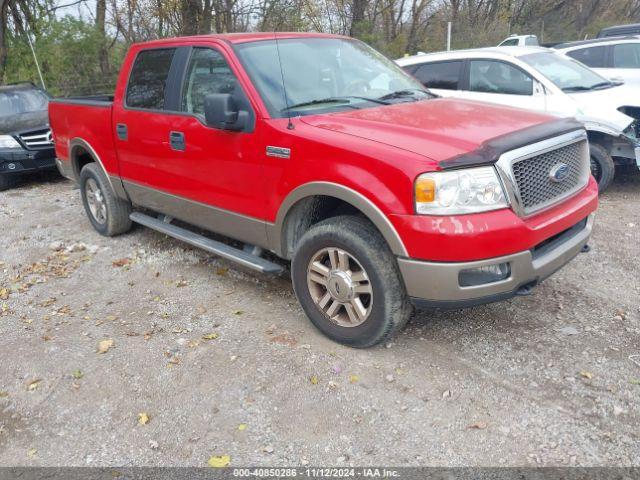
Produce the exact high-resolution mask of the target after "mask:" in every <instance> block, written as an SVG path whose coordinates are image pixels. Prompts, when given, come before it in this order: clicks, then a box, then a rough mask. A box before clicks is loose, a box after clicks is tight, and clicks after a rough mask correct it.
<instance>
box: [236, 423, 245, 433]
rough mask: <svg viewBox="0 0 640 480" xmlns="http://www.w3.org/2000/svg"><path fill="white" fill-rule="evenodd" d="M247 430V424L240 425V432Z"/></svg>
mask: <svg viewBox="0 0 640 480" xmlns="http://www.w3.org/2000/svg"><path fill="white" fill-rule="evenodd" d="M246 429H247V424H246V423H241V424H240V425H238V430H240V431H241V432H244V431H245V430H246Z"/></svg>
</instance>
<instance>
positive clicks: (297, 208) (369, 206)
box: [269, 182, 408, 258]
mask: <svg viewBox="0 0 640 480" xmlns="http://www.w3.org/2000/svg"><path fill="white" fill-rule="evenodd" d="M342 213H357V214H361V215H362V216H363V217H364V218H366V219H367V220H369V221H370V222H371V223H372V224H373V225H374V226H375V227H376V228H377V230H378V231H379V232H380V234H381V235H382V236H383V238H384V239H385V240H386V242H387V244H388V245H389V248H390V249H391V251H392V252H393V253H394V254H395V255H397V256H403V257H407V256H408V253H407V250H406V248H405V246H404V243H403V242H402V239H401V238H400V235H399V234H398V232H397V231H396V229H395V227H394V226H393V224H392V223H391V221H390V220H389V219H388V217H387V216H386V215H385V214H384V213H383V212H382V210H380V208H378V206H377V205H375V204H374V203H373V202H372V201H371V200H369V199H368V198H367V197H365V196H364V195H362V194H361V193H359V192H357V191H355V190H353V189H351V188H348V187H345V186H344V185H340V184H336V183H331V182H311V183H307V184H304V185H302V186H300V187H298V188H296V189H295V190H293V191H292V192H291V193H289V195H287V197H286V198H285V200H284V201H283V202H282V205H281V206H280V208H279V209H278V214H277V216H276V222H275V224H274V225H273V228H272V229H271V232H270V234H269V237H270V244H271V245H272V249H273V250H274V251H275V252H276V253H277V254H278V255H279V256H281V257H283V258H291V257H292V254H293V251H294V249H295V246H296V244H297V242H298V240H299V239H300V237H301V236H302V235H303V234H304V232H306V231H307V230H308V229H309V227H311V226H312V225H313V224H315V223H317V222H318V221H320V220H323V219H325V218H328V217H330V216H335V215H339V214H342Z"/></svg>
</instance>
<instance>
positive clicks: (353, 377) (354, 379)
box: [349, 375, 360, 383]
mask: <svg viewBox="0 0 640 480" xmlns="http://www.w3.org/2000/svg"><path fill="white" fill-rule="evenodd" d="M358 380H360V379H359V378H358V376H357V375H349V381H350V382H351V383H358Z"/></svg>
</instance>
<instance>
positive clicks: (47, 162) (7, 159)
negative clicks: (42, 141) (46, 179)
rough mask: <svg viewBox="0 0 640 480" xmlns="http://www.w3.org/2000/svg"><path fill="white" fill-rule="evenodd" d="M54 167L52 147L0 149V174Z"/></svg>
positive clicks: (54, 160) (54, 153)
mask: <svg viewBox="0 0 640 480" xmlns="http://www.w3.org/2000/svg"><path fill="white" fill-rule="evenodd" d="M55 167H56V152H55V150H54V149H53V148H47V149H43V150H33V151H31V150H17V151H16V150H0V174H20V173H30V172H35V171H38V170H48V169H51V168H55Z"/></svg>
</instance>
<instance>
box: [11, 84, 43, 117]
mask: <svg viewBox="0 0 640 480" xmlns="http://www.w3.org/2000/svg"><path fill="white" fill-rule="evenodd" d="M48 103H49V98H48V97H47V95H46V94H45V93H44V92H42V91H40V90H36V89H33V90H24V89H16V90H4V91H0V117H8V116H11V115H18V114H20V113H30V112H41V111H43V110H46V109H47V104H48Z"/></svg>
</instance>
